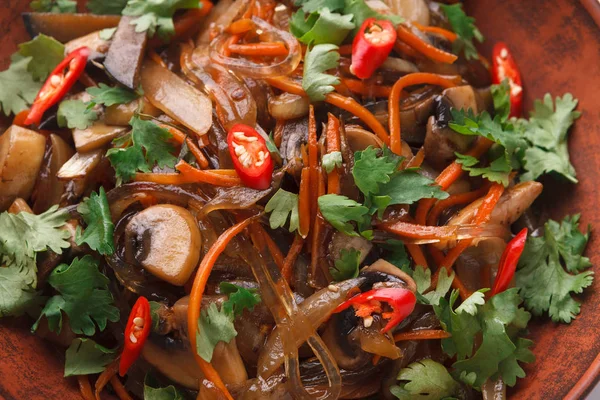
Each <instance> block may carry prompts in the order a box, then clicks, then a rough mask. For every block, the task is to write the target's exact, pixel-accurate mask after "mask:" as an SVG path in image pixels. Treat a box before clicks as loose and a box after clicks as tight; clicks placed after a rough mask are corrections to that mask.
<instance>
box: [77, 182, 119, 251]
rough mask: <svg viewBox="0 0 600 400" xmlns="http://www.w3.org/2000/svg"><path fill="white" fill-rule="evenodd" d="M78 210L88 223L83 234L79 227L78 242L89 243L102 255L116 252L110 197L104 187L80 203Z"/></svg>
mask: <svg viewBox="0 0 600 400" xmlns="http://www.w3.org/2000/svg"><path fill="white" fill-rule="evenodd" d="M77 212H78V213H79V214H81V216H82V217H83V220H84V221H85V223H86V224H87V228H85V232H83V235H82V234H81V228H80V227H78V228H77V236H76V242H77V244H78V245H81V244H82V243H87V244H88V246H90V248H91V249H92V250H95V251H97V252H98V253H100V254H102V255H111V254H113V253H114V252H115V240H114V236H113V235H114V230H115V226H114V224H113V222H112V219H111V216H110V208H109V207H108V199H107V198H106V192H105V191H104V188H103V187H100V190H99V191H98V194H96V193H94V192H92V194H91V195H90V197H88V198H86V199H85V200H83V201H82V202H81V204H79V206H78V207H77Z"/></svg>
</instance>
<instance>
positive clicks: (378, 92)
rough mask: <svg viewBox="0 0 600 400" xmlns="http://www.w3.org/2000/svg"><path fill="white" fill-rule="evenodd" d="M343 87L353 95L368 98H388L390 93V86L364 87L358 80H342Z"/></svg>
mask: <svg viewBox="0 0 600 400" xmlns="http://www.w3.org/2000/svg"><path fill="white" fill-rule="evenodd" d="M341 81H342V83H343V84H344V85H346V87H347V88H348V89H349V90H350V91H351V92H353V93H357V94H360V95H363V96H370V97H389V96H390V93H391V91H392V88H391V87H390V86H381V85H366V84H365V83H364V82H363V81H360V80H358V79H342V80H341Z"/></svg>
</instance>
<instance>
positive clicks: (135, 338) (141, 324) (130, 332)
mask: <svg viewBox="0 0 600 400" xmlns="http://www.w3.org/2000/svg"><path fill="white" fill-rule="evenodd" d="M151 327H152V317H151V315H150V303H149V302H148V299H146V298H145V297H144V296H140V297H139V298H138V299H137V301H136V302H135V304H134V306H133V308H132V309H131V314H129V319H128V320H127V325H126V326H125V346H124V348H123V353H122V354H121V361H119V375H121V376H124V375H125V374H126V373H127V370H128V369H129V367H131V366H132V365H133V363H134V362H135V360H137V358H138V357H139V356H140V353H141V352H142V348H143V347H144V343H146V339H147V338H148V335H150V328H151Z"/></svg>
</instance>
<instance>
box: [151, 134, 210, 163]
mask: <svg viewBox="0 0 600 400" xmlns="http://www.w3.org/2000/svg"><path fill="white" fill-rule="evenodd" d="M158 125H159V126H160V127H161V128H164V129H166V130H168V131H169V133H170V134H171V136H173V139H175V140H176V141H177V143H179V144H183V142H184V141H185V144H186V145H187V147H188V149H190V152H191V153H192V154H193V155H194V157H195V158H196V161H197V162H198V165H199V166H200V168H203V169H206V168H208V160H207V159H206V157H204V153H202V151H200V148H199V147H198V146H197V145H196V143H194V141H193V140H192V139H191V138H190V137H189V136H187V135H186V134H185V133H183V132H181V131H180V130H179V129H176V128H174V127H172V126H170V125H167V124H158Z"/></svg>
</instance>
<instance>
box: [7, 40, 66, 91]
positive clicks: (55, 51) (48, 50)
mask: <svg viewBox="0 0 600 400" xmlns="http://www.w3.org/2000/svg"><path fill="white" fill-rule="evenodd" d="M18 54H20V55H21V56H23V57H31V61H30V62H29V65H27V71H29V73H31V76H32V77H33V79H34V80H36V81H41V80H44V79H46V78H47V77H48V75H50V73H51V72H52V71H54V68H56V66H57V65H58V64H60V62H61V61H62V60H63V59H64V58H65V46H64V45H63V44H62V43H61V42H59V41H58V40H56V39H54V38H52V37H50V36H46V35H44V34H43V33H40V34H39V35H37V36H36V37H35V38H33V39H32V40H30V41H29V42H25V43H21V44H20V45H19V51H18Z"/></svg>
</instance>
